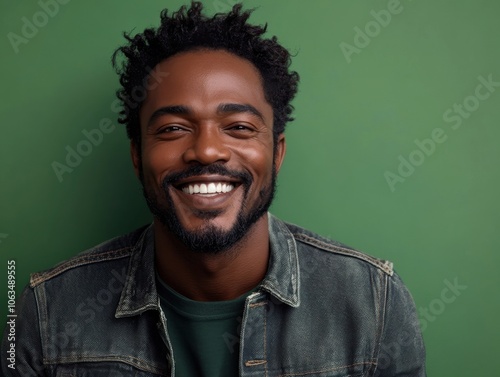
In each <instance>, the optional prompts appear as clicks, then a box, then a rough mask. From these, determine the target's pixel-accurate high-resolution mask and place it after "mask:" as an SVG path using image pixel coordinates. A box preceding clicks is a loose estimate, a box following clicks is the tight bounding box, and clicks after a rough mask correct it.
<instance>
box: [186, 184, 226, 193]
mask: <svg viewBox="0 0 500 377" xmlns="http://www.w3.org/2000/svg"><path fill="white" fill-rule="evenodd" d="M233 189H234V185H232V184H230V183H225V182H208V183H190V184H188V185H186V186H184V187H183V188H182V191H183V192H184V193H186V194H190V195H212V194H222V193H227V192H231V191H232V190H233Z"/></svg>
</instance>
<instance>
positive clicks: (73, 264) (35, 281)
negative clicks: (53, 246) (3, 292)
mask: <svg viewBox="0 0 500 377" xmlns="http://www.w3.org/2000/svg"><path fill="white" fill-rule="evenodd" d="M146 228H147V225H144V226H142V227H140V228H138V229H136V230H134V231H132V232H130V233H127V234H124V235H122V236H118V237H115V238H112V239H110V240H107V241H105V242H102V243H100V244H98V245H96V246H94V247H92V248H90V249H88V250H85V251H83V252H81V253H79V254H78V255H76V256H74V257H72V258H70V259H68V260H66V261H63V262H61V263H59V264H57V265H56V266H54V267H52V268H50V269H48V270H45V271H41V272H37V273H34V274H31V277H30V283H29V285H30V287H31V288H35V287H36V286H37V285H39V284H41V283H44V282H46V281H49V280H51V279H54V278H57V277H60V276H61V275H64V273H65V272H68V271H72V272H77V271H78V270H79V269H82V268H84V269H86V268H95V269H100V267H104V265H106V264H108V263H106V262H111V264H113V263H112V262H113V261H120V260H122V262H123V263H127V262H126V261H127V260H128V258H129V257H130V255H131V254H132V252H133V248H134V246H135V245H136V243H137V242H138V240H139V238H140V237H141V235H142V234H143V232H144V230H145V229H146Z"/></svg>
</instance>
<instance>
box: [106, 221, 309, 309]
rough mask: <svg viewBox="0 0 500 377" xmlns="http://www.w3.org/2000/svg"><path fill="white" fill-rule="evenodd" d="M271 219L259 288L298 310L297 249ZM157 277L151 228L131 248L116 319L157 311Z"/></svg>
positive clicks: (287, 232) (284, 229) (282, 225)
mask: <svg viewBox="0 0 500 377" xmlns="http://www.w3.org/2000/svg"><path fill="white" fill-rule="evenodd" d="M268 218H269V240H270V259H269V266H268V270H267V273H266V276H265V277H264V279H263V280H262V282H261V283H260V288H261V289H262V290H265V291H267V292H269V293H270V294H271V295H273V296H274V297H275V298H276V299H278V300H280V301H282V302H283V303H285V304H288V305H290V306H292V307H297V306H299V304H300V297H299V287H300V279H299V264H298V255H297V245H296V243H295V239H294V237H293V235H292V233H291V232H290V230H289V229H288V228H287V226H286V225H285V223H284V222H282V221H281V220H279V219H278V218H276V217H275V216H273V215H272V214H270V213H268ZM155 276H156V274H155V263H154V233H153V226H152V225H150V226H149V227H147V228H146V229H145V230H144V231H143V233H142V235H141V236H140V238H139V240H138V241H137V243H136V244H135V245H134V246H133V248H132V254H131V258H130V263H129V266H128V271H127V278H126V280H125V284H124V287H123V291H122V294H121V297H120V301H119V303H118V307H117V309H116V312H115V317H116V318H121V317H129V316H134V315H138V314H141V313H143V312H144V311H146V310H149V309H155V310H158V307H159V298H158V292H157V290H156V277H155Z"/></svg>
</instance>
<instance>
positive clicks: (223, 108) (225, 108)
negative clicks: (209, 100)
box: [148, 103, 264, 127]
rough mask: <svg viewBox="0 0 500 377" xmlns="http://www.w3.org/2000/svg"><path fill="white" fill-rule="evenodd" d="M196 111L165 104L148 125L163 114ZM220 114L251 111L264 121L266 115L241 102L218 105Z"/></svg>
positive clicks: (150, 119)
mask: <svg viewBox="0 0 500 377" xmlns="http://www.w3.org/2000/svg"><path fill="white" fill-rule="evenodd" d="M193 113H194V111H193V110H192V109H191V108H190V107H188V106H183V105H174V106H163V107H160V108H159V109H157V110H155V111H154V112H153V114H151V117H150V118H149V121H148V127H149V126H151V124H153V122H154V121H155V120H156V119H158V118H159V117H161V116H162V115H167V114H173V115H193ZM217 113H218V114H234V113H249V114H252V115H255V116H256V117H258V118H259V119H260V120H261V121H263V122H264V116H263V115H262V113H261V112H260V111H259V110H257V109H256V108H255V107H254V106H252V105H249V104H240V103H222V104H220V105H219V106H217Z"/></svg>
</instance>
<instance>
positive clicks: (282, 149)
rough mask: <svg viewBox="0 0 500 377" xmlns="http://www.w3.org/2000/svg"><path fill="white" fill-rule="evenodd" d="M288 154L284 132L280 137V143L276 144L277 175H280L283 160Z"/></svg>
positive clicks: (275, 163)
mask: <svg viewBox="0 0 500 377" xmlns="http://www.w3.org/2000/svg"><path fill="white" fill-rule="evenodd" d="M285 154H286V141H285V134H284V133H283V132H282V133H280V134H279V135H278V143H277V144H276V156H275V158H274V165H275V167H276V174H278V173H279V171H280V169H281V165H282V164H283V160H284V159H285Z"/></svg>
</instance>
